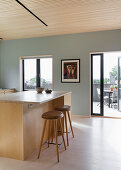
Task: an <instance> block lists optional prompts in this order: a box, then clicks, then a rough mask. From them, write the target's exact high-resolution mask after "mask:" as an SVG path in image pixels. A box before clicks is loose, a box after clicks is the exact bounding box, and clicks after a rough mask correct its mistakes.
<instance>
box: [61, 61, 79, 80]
mask: <svg viewBox="0 0 121 170" xmlns="http://www.w3.org/2000/svg"><path fill="white" fill-rule="evenodd" d="M61 82H62V83H80V59H63V60H61Z"/></svg>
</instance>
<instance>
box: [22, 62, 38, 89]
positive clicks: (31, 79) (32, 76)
mask: <svg viewBox="0 0 121 170" xmlns="http://www.w3.org/2000/svg"><path fill="white" fill-rule="evenodd" d="M35 88H36V59H25V60H24V90H32V89H35Z"/></svg>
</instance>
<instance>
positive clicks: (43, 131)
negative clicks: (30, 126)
mask: <svg viewBox="0 0 121 170" xmlns="http://www.w3.org/2000/svg"><path fill="white" fill-rule="evenodd" d="M46 124H47V120H45V122H44V126H43V130H42V137H41V142H40V148H39V153H38V159H39V157H40V151H41V148H42V144H43V139H44V133H45V128H46Z"/></svg>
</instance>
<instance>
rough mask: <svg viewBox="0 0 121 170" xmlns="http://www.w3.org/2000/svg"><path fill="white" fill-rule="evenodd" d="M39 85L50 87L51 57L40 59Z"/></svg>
mask: <svg viewBox="0 0 121 170" xmlns="http://www.w3.org/2000/svg"><path fill="white" fill-rule="evenodd" d="M40 86H41V87H43V88H45V89H52V58H42V59H40Z"/></svg>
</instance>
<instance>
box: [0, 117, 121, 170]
mask: <svg viewBox="0 0 121 170" xmlns="http://www.w3.org/2000/svg"><path fill="white" fill-rule="evenodd" d="M73 127H74V133H75V138H74V139H73V138H72V137H71V134H69V142H70V146H69V147H67V150H66V151H64V147H63V145H61V147H60V148H59V155H60V162H59V163H57V161H56V147H55V146H54V145H51V146H50V148H49V149H46V147H47V146H46V145H45V146H44V148H43V149H42V152H41V154H40V159H37V151H36V152H34V153H33V154H32V155H30V157H29V158H28V159H27V160H26V161H19V160H14V159H8V158H2V157H0V170H121V119H110V118H106V119H105V118H81V117H80V116H74V117H73ZM60 140H61V139H60Z"/></svg>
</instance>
